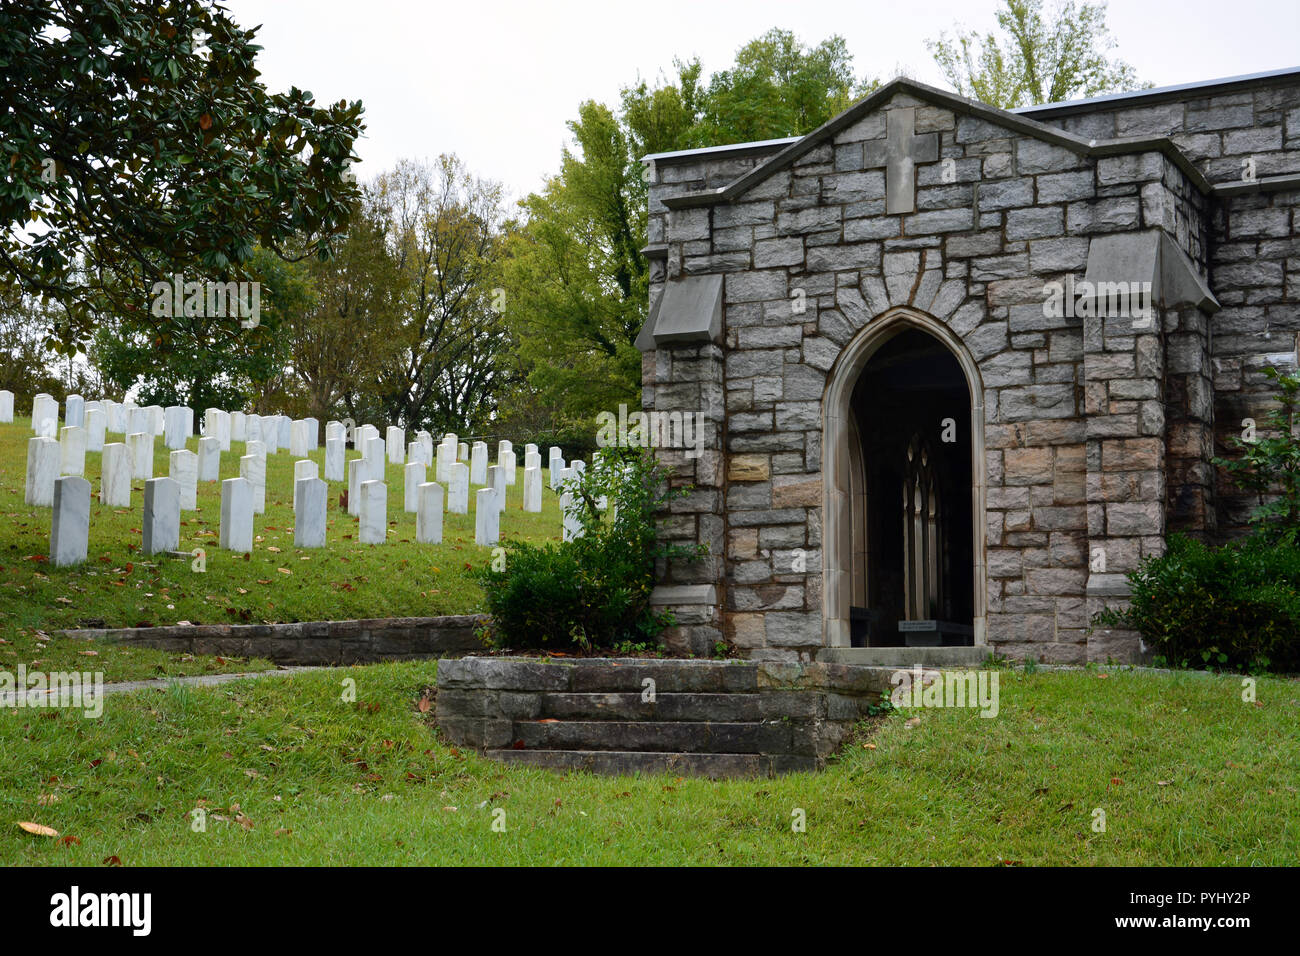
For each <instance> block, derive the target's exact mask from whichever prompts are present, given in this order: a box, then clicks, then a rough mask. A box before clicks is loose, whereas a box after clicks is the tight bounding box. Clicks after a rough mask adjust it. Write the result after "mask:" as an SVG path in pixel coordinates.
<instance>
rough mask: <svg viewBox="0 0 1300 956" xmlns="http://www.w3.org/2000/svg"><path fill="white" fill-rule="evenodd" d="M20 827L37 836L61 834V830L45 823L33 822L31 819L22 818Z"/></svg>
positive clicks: (19, 823)
mask: <svg viewBox="0 0 1300 956" xmlns="http://www.w3.org/2000/svg"><path fill="white" fill-rule="evenodd" d="M18 827H19V829H21V830H26V831H27V832H28V833H32V834H35V835H36V836H47V837H56V836H58V835H59V831H58V830H56V829H54V827H47V826H46V825H45V824H43V823H32V822H31V821H30V820H20V821H19V822H18Z"/></svg>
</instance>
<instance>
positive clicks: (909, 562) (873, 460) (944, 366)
mask: <svg viewBox="0 0 1300 956" xmlns="http://www.w3.org/2000/svg"><path fill="white" fill-rule="evenodd" d="M853 412H854V414H855V415H856V416H857V426H858V433H859V435H860V436H861V441H862V453H863V459H864V460H863V474H864V477H865V490H866V509H865V511H866V514H865V515H861V514H856V513H855V515H854V520H855V521H865V528H864V531H865V539H866V541H865V543H866V576H867V582H866V595H867V606H866V607H865V608H854V609H853V614H852V619H853V622H852V637H853V643H854V645H856V646H872V647H895V646H900V645H904V644H971V643H973V637H972V636H971V635H972V631H971V625H972V622H973V618H974V593H973V589H974V573H973V569H974V561H973V555H972V523H971V522H972V515H971V499H972V477H971V434H970V429H971V413H970V393H969V391H968V389H967V385H966V378H965V376H964V375H963V374H962V370H961V366H960V365H958V363H957V360H956V358H954V357H953V355H952V353H951V352H949V351H948V350H947V349H946V348H944V346H943V345H942V344H940V343H939V341H938V340H936V339H935V338H934V337H933V336H931V335H929V334H927V333H926V332H922V331H920V330H916V329H910V330H908V331H906V332H902V333H900V334H899V335H897V336H895V337H894V338H892V339H890V340H889V341H888V342H886V343H885V344H884V345H882V346H881V347H880V349H879V350H878V351H877V352H876V353H875V355H873V356H872V358H871V360H870V361H869V362H868V363H867V366H866V368H865V369H863V371H862V376H861V378H860V379H859V380H858V384H857V386H856V388H855V389H854V393H853ZM900 622H909V623H908V624H905V625H904V628H903V630H902V631H901V632H900V628H899V624H900ZM922 622H934V623H933V624H930V623H922Z"/></svg>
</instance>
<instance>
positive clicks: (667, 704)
mask: <svg viewBox="0 0 1300 956" xmlns="http://www.w3.org/2000/svg"><path fill="white" fill-rule="evenodd" d="M540 705H541V712H540V713H539V714H538V716H539V717H553V718H557V719H559V720H640V721H645V720H650V721H655V720H660V721H688V722H689V721H721V722H724V723H746V722H752V721H760V720H764V719H769V718H780V717H822V716H825V715H824V714H823V713H820V710H821V709H823V707H824V701H823V700H822V699H821V698H819V697H817V696H815V695H813V694H799V693H793V692H789V693H782V692H769V693H767V694H757V693H734V694H676V693H658V692H656V694H655V696H654V699H653V700H646V699H645V695H644V694H639V693H630V694H620V693H599V694H545V695H543V696H542V697H541V700H540Z"/></svg>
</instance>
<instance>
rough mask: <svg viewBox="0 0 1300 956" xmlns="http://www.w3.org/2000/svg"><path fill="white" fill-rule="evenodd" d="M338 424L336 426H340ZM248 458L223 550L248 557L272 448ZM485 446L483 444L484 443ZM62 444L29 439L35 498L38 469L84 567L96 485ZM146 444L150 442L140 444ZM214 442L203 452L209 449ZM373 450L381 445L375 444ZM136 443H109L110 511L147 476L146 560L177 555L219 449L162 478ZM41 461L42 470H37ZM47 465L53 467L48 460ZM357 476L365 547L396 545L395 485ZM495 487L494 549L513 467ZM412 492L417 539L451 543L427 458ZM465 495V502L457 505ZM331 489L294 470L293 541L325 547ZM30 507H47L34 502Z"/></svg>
mask: <svg viewBox="0 0 1300 956" xmlns="http://www.w3.org/2000/svg"><path fill="white" fill-rule="evenodd" d="M331 424H333V423H331ZM132 437H133V438H139V439H145V438H147V439H148V442H147V447H148V454H149V457H148V469H149V471H150V472H151V470H152V460H153V459H152V447H153V441H152V438H153V436H147V435H140V436H132ZM246 444H247V450H248V451H249V454H247V455H244V456H243V457H241V458H240V477H239V478H230V479H227V480H226V481H223V482H222V488H221V520H220V531H219V535H218V540H219V546H220V547H222V548H226V549H229V550H235V551H248V550H251V548H252V542H253V516H254V515H255V514H262V513H264V512H265V510H266V450H265V446H264V445H263V443H261V442H257V441H251V442H247V443H246ZM479 444H482V443H479ZM51 445H57V443H56V442H54V441H52V440H51V439H46V438H33V439H31V441H30V442H29V456H30V457H29V462H28V478H29V497H30V492H31V490H32V488H33V487H35V486H36V485H38V484H39V482H37V481H34V480H33V470H35V471H36V472H37V473H40V474H49V475H50V501H49V505H50V506H51V507H52V508H53V509H54V516H53V520H52V523H51V532H50V561H51V563H53V564H55V565H65V564H75V563H80V562H82V561H85V560H86V554H87V550H88V541H89V532H90V525H89V522H90V483H89V482H87V481H85V479H84V478H81V477H80V476H78V475H69V476H64V477H58V476H57V472H53V473H51V472H50V468H52V467H53V465H54V463H55V462H56V461H57V460H58V458H57V457H56V454H57V450H56V449H53V448H50V447H49V446H51ZM138 446H139V447H141V448H143V447H145V442H143V441H140V442H138ZM204 447H205V446H202V445H201V446H200V450H201V451H202V450H203V448H204ZM372 447H373V446H372ZM126 448H127V446H126V445H122V444H120V443H109V444H108V445H106V446H105V455H104V464H103V477H102V482H101V488H100V500H101V502H103V503H104V504H106V505H109V506H120V507H129V506H130V496H131V482H132V480H133V478H135V477H144V478H145V502H144V520H143V523H142V529H143V532H142V533H143V545H142V551H143V553H145V554H156V553H158V552H160V551H174V550H175V549H176V548H177V547H178V546H179V536H180V512H181V510H183V509H184V510H194V509H195V508H196V507H197V482H198V480H199V479H200V478H201V477H203V478H204V480H216V479H217V464H218V463H219V461H220V452H219V451H215V452H214V453H213V454H211V455H210V456H208V457H207V460H206V462H204V460H203V459H204V456H202V455H195V454H194V453H193V452H191V451H188V450H186V449H181V450H178V451H173V452H172V453H171V456H170V467H171V475H170V477H168V478H153V477H151V476H149V475H145V474H141V464H140V462H139V460H138V458H136V457H135V456H128V453H127V451H126ZM552 451H553V452H554V453H556V454H554V455H553V457H552V459H551V464H552V466H553V467H554V466H556V465H557V464H562V463H563V462H562V459H560V458H559V457H558V452H559V449H552ZM525 454H526V460H528V458H532V457H536V456H537V452H536V450H535V446H532V445H530V446H528V450H527V451H526V453H525ZM207 462H211V463H212V465H211V467H212V473H211V475H210V476H208V477H205V476H203V474H202V472H203V469H204V464H206V463H207ZM33 463H35V466H34V465H33ZM42 463H44V464H42ZM350 465H351V466H352V468H351V477H352V479H353V481H355V482H357V484H356V485H355V493H354V494H349V511H350V513H352V514H354V515H355V516H356V517H357V518H358V519H359V533H358V540H359V541H360V542H361V543H363V544H382V543H385V542H386V541H387V526H388V486H387V484H386V483H384V482H383V481H382V480H374V479H369V478H365V477H364V474H365V473H366V472H367V471H368V470H369V467H370V465H371V459H369V458H359V459H355V460H354V461H353V462H351V463H350ZM449 467H450V470H451V472H452V475H453V488H452V490H453V494H452V496H451V499H450V501H449V504H450V505H451V510H452V511H454V512H457V513H461V514H464V513H466V511H467V508H468V480H467V472H468V469H467V468H466V466H465V465H464V464H463V463H460V462H455V461H453V462H452V463H451V465H450V466H449ZM584 468H585V463H584V462H582V461H575V462H574V463H573V466H572V467H571V468H561V469H559V470H558V471H557V472H555V473H554V477H553V480H552V483H553V486H554V485H555V484H556V483H557V482H558V483H560V484H562V483H563V482H565V481H567V480H568V479H569V478H572V477H575V476H576V475H578V474H580V473H581V472H582V470H583V469H584ZM488 472H489V475H488V480H489V482H490V486H489V487H487V488H483V489H480V490H479V492H478V494H477V500H476V505H477V507H476V509H475V535H474V537H475V543H477V544H479V545H493V544H496V543H497V542H498V541H499V540H500V515H501V512H502V511H503V510H504V507H505V494H506V490H505V489H506V485H507V484H508V483H509V477H510V476H509V475H508V474H507V470H506V467H505V466H504V465H493V466H489V468H488ZM404 477H405V482H406V487H405V495H404V509H405V510H406V511H407V512H414V513H415V515H416V540H417V541H418V542H421V543H431V544H438V543H441V541H442V514H443V503H444V500H445V495H444V489H443V487H442V485H440V484H438V483H436V482H426V481H424V480H423V479H424V477H425V465H424V464H423V462H409V463H408V464H407V465H406V468H405V472H404ZM530 489H531V495H532V496H533V498H535V499H536V503H537V506H536V508H535V509H529V500H528V499H529V494H530ZM457 494H459V495H460V497H459V504H458V499H457ZM327 497H328V485H327V483H326V482H325V481H322V480H320V479H319V477H318V472H317V465H316V463H315V462H313V461H310V460H303V461H299V462H296V463H295V465H294V496H293V507H294V544H295V546H296V547H300V548H319V547H324V546H325V528H326V523H327V521H326V513H325V511H326V500H327ZM525 498H526V500H525V508H526V509H529V510H536V511H540V510H541V503H540V499H541V470H540V466H538V465H536V464H534V465H530V466H529V467H528V468H526V469H525ZM28 503H29V504H39V503H41V502H38V501H33V500H29V502H28ZM571 503H572V497H571V495H570V494H569V493H567V492H566V493H565V494H563V495H562V496H561V509H562V512H563V515H564V520H563V538H564V540H566V541H569V540H572V539H573V538H575V537H578V536H580V535H581V534H582V528H581V525H580V523H579V522H578V520H577V518H576V515H574V514H571V511H572V510H573V509H572V508H571V507H570V505H571Z"/></svg>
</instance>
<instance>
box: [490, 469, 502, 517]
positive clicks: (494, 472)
mask: <svg viewBox="0 0 1300 956" xmlns="http://www.w3.org/2000/svg"><path fill="white" fill-rule="evenodd" d="M488 487H489V488H491V489H492V490H493V491H495V492H496V493H497V497H496V503H497V511H505V510H506V470H505V469H504V468H502V467H501V466H500V465H488Z"/></svg>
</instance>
